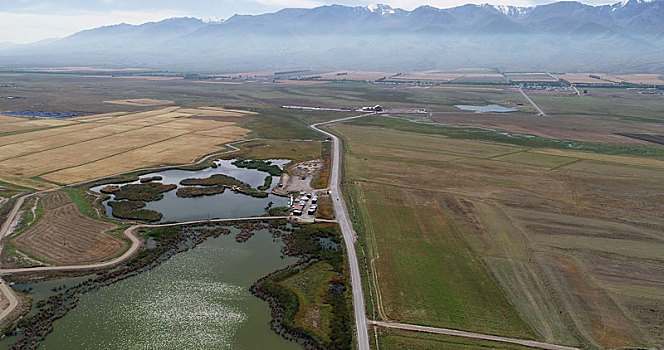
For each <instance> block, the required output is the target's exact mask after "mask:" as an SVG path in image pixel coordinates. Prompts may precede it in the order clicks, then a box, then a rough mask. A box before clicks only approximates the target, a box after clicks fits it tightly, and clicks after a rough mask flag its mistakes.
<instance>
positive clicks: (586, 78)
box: [554, 73, 619, 84]
mask: <svg viewBox="0 0 664 350" xmlns="http://www.w3.org/2000/svg"><path fill="white" fill-rule="evenodd" d="M554 75H555V77H556V78H558V79H564V80H567V81H569V82H570V83H572V84H612V83H616V82H619V79H616V78H615V77H613V76H610V75H607V74H600V73H565V74H554ZM590 75H594V76H598V77H600V79H595V78H591V77H590Z"/></svg>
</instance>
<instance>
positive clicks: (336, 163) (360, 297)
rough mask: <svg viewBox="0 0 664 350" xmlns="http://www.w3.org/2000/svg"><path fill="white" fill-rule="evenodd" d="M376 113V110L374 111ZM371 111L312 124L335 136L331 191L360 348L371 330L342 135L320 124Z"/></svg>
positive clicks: (362, 349) (366, 344)
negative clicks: (346, 194) (345, 192)
mask: <svg viewBox="0 0 664 350" xmlns="http://www.w3.org/2000/svg"><path fill="white" fill-rule="evenodd" d="M372 114H373V113H372ZM365 115H368V114H363V115H359V116H354V117H347V118H341V119H335V120H331V121H328V122H323V123H318V124H313V125H311V128H312V129H314V130H316V131H318V132H320V133H322V134H323V135H325V136H327V137H329V138H330V139H332V170H331V172H330V187H329V191H330V195H331V197H332V201H333V202H334V211H335V214H336V216H337V221H338V223H339V227H340V228H341V234H342V235H343V237H344V242H345V243H346V251H347V254H348V265H349V266H350V281H351V286H352V288H351V290H352V293H353V308H354V311H355V329H356V332H357V348H358V349H359V350H369V349H370V347H369V332H368V330H367V315H366V313H365V307H364V290H363V289H362V277H361V276H360V265H359V264H358V262H357V253H356V252H355V239H356V237H357V233H356V232H355V230H354V229H353V225H352V224H351V221H350V216H349V215H348V210H347V209H346V203H345V202H344V200H343V196H342V194H341V187H340V183H341V160H342V158H341V142H340V141H339V138H338V137H337V136H335V135H334V134H332V133H329V132H327V131H323V130H321V129H319V128H318V127H320V126H323V125H327V124H332V123H339V122H344V121H348V120H352V119H357V118H361V117H363V116H365Z"/></svg>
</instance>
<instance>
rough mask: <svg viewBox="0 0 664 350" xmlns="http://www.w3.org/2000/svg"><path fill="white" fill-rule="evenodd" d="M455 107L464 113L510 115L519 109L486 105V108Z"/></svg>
mask: <svg viewBox="0 0 664 350" xmlns="http://www.w3.org/2000/svg"><path fill="white" fill-rule="evenodd" d="M454 107H456V108H458V109H461V110H464V111H473V112H495V113H508V112H516V111H517V109H515V108H509V107H503V106H500V105H486V106H472V105H454Z"/></svg>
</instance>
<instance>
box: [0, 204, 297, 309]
mask: <svg viewBox="0 0 664 350" xmlns="http://www.w3.org/2000/svg"><path fill="white" fill-rule="evenodd" d="M288 218H289V217H288V216H252V217H246V218H232V219H212V220H195V221H184V222H173V223H168V224H142V225H134V226H131V227H129V228H128V229H126V230H125V231H124V234H125V236H127V238H129V239H130V240H131V247H129V249H128V250H127V251H126V252H124V254H122V255H120V256H119V257H117V258H115V259H113V260H109V261H105V262H100V263H97V264H89V265H71V266H40V267H25V268H18V269H0V276H4V275H13V274H21V273H30V272H45V271H60V272H63V271H64V272H68V271H80V270H100V269H105V268H109V267H113V266H115V265H119V264H121V263H123V262H125V261H126V260H129V259H130V258H132V257H133V256H134V254H136V253H137V252H138V249H139V248H140V247H141V239H140V237H139V236H137V235H136V230H138V229H141V228H158V227H171V226H187V225H198V224H206V223H211V222H233V221H251V220H253V221H259V220H276V219H288ZM0 321H2V317H0Z"/></svg>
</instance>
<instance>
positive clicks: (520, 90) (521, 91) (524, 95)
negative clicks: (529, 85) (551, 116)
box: [519, 87, 548, 117]
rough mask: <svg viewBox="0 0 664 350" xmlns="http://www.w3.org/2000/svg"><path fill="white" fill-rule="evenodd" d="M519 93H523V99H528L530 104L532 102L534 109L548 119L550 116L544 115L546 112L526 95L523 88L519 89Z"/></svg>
mask: <svg viewBox="0 0 664 350" xmlns="http://www.w3.org/2000/svg"><path fill="white" fill-rule="evenodd" d="M519 92H520V93H521V95H523V97H525V98H526V100H528V102H530V104H531V105H533V107H535V109H536V110H537V111H538V112H539V115H540V117H548V115H546V113H544V111H543V110H542V109H541V108H539V107H538V106H537V105H536V104H535V102H533V100H531V99H530V97H528V95H526V92H525V91H523V87H519Z"/></svg>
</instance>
